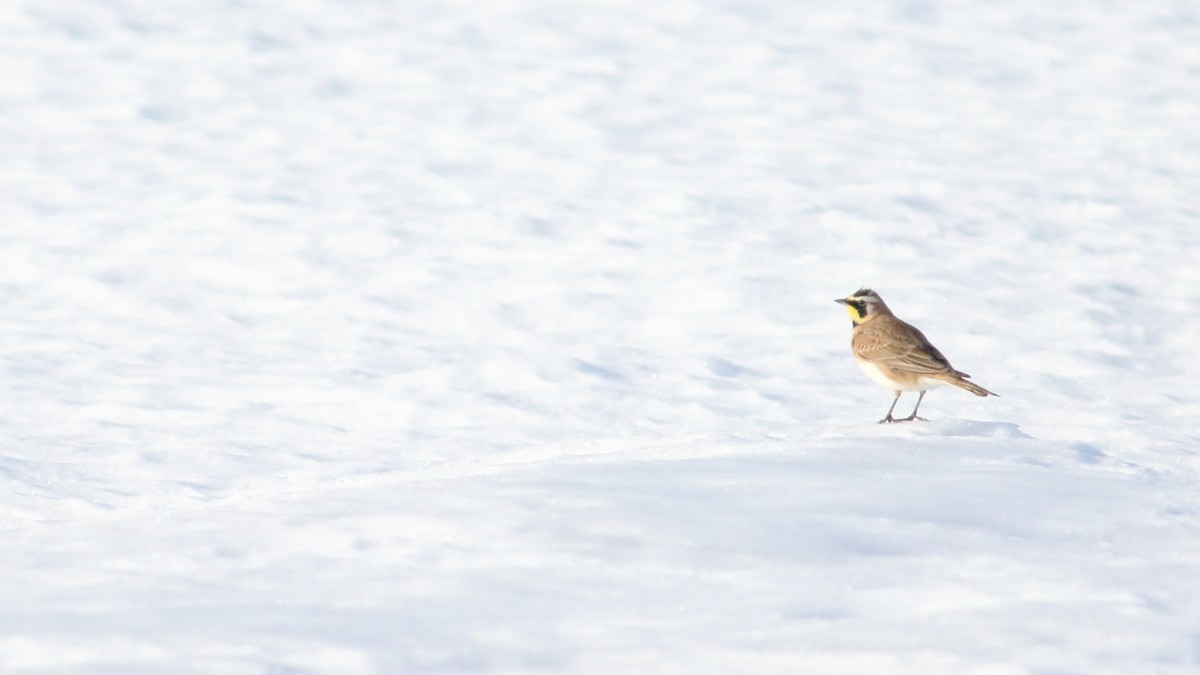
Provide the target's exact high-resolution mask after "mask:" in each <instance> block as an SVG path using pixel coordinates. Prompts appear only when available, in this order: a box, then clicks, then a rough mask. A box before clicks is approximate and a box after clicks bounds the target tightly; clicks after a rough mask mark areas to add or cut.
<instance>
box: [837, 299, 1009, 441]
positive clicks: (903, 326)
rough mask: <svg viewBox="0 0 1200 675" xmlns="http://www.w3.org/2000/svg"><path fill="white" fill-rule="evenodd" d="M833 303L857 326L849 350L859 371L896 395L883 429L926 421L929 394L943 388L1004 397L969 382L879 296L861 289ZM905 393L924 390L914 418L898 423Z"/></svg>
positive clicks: (881, 421) (914, 327)
mask: <svg viewBox="0 0 1200 675" xmlns="http://www.w3.org/2000/svg"><path fill="white" fill-rule="evenodd" d="M834 302H838V303H841V304H843V305H845V306H846V311H847V312H849V313H850V321H851V322H852V323H853V331H852V332H851V333H850V349H851V351H852V352H853V353H854V360H855V361H857V362H858V367H859V368H862V371H863V372H864V373H866V374H867V377H869V378H871V380H872V381H874V382H876V383H877V384H880V385H883V386H884V387H887V388H888V389H891V390H892V393H894V394H895V395H896V398H894V399H892V406H891V407H890V408H888V411H887V416H886V417H884V418H883V419H881V420H879V424H885V423H890V422H911V421H913V420H920V421H922V422H924V421H926V420H925V418H923V417H917V410H918V409H920V407H921V401H922V400H924V398H925V392H926V391H928V390H930V389H933V388H934V387H940V386H942V385H943V384H952V385H954V386H956V387H958V388H960V389H965V390H967V391H969V392H971V393H972V394H975V395H976V396H985V397H986V396H999V394H997V393H995V392H993V391H988V390H987V389H984V388H983V387H981V386H979V385H978V384H975V383H974V382H971V381H969V380H968V379H967V378H969V377H971V376H970V375H968V374H966V373H964V372H962V371H961V370H955V368H954V366H952V365H950V361H949V360H948V359H947V358H946V357H945V356H943V355H942V353H941V352H940V351H938V348H937V347H934V346H933V344H932V343H930V342H929V339H928V338H926V337H925V334H924V333H922V332H921V331H919V330H917V328H916V326H913V325H912V324H909V323H906V322H904V321H901V320H900V319H899V318H897V317H896V315H895V314H893V313H892V310H891V309H889V308H888V306H887V303H885V302H884V301H883V298H881V297H879V294H878V293H876V292H875V291H873V290H871V289H869V288H860V289H858V290H857V291H855V292H853V293H851V294H850V295H848V296H846V297H845V298H837V299H835V300H834ZM906 391H919V392H921V394H920V396H918V397H917V405H916V406H914V407H913V411H912V414H911V415H909V416H908V417H902V418H900V419H896V418H895V417H892V411H894V410H895V409H896V403H897V402H898V401H899V400H900V394H901V393H902V392H906Z"/></svg>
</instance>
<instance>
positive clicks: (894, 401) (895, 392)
mask: <svg viewBox="0 0 1200 675" xmlns="http://www.w3.org/2000/svg"><path fill="white" fill-rule="evenodd" d="M892 393H893V394H895V395H896V398H894V399H892V407H890V408H888V414H887V417H885V418H883V419H881V420H879V423H880V424H883V423H885V422H898V421H899V420H897V419H896V418H895V417H892V411H893V410H895V409H896V403H897V402H898V401H899V400H900V392H899V391H894V392H892Z"/></svg>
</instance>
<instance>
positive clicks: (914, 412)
mask: <svg viewBox="0 0 1200 675" xmlns="http://www.w3.org/2000/svg"><path fill="white" fill-rule="evenodd" d="M923 398H925V392H921V395H920V396H918V397H917V405H916V407H914V408H913V411H912V414H911V415H909V416H908V417H905V418H904V419H902V420H900V421H901V422H911V421H913V420H921V421H922V422H928V421H929V420H927V419H925V418H924V417H917V409H918V408H920V407H921V399H923Z"/></svg>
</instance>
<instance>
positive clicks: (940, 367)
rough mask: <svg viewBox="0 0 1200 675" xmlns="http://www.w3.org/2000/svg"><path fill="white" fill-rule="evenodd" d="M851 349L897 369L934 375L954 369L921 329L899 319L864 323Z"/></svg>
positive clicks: (871, 359)
mask: <svg viewBox="0 0 1200 675" xmlns="http://www.w3.org/2000/svg"><path fill="white" fill-rule="evenodd" d="M873 324H878V325H873ZM851 348H852V349H853V350H854V354H855V355H856V356H858V357H859V358H861V359H865V360H867V361H873V362H875V363H878V364H880V365H883V366H887V367H888V368H892V369H893V370H903V371H908V372H911V373H922V374H931V375H932V374H935V373H945V372H953V371H954V368H953V367H952V366H951V365H950V362H949V361H948V360H946V357H945V356H943V355H942V353H941V352H939V351H938V350H937V347H934V346H933V345H931V344H929V340H927V339H926V338H925V335H924V334H922V333H921V331H919V330H917V329H916V328H915V327H913V326H910V325H908V324H907V323H904V322H903V321H900V320H899V319H896V320H894V321H889V322H882V321H878V320H877V321H872V322H870V323H867V324H864V325H863V326H862V330H860V331H859V332H858V333H857V334H856V335H855V336H854V338H853V339H852V340H851Z"/></svg>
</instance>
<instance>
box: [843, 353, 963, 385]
mask: <svg viewBox="0 0 1200 675" xmlns="http://www.w3.org/2000/svg"><path fill="white" fill-rule="evenodd" d="M854 360H855V361H857V362H858V367H859V368H862V371H863V372H864V373H866V374H867V377H869V378H871V381H872V382H875V383H876V384H878V385H880V386H882V387H887V388H888V389H891V390H892V391H928V390H930V389H934V388H936V387H940V386H942V385H943V384H946V383H945V382H942V381H941V380H936V379H933V378H931V377H922V378H918V379H917V380H914V381H913V382H911V383H905V384H900V383H898V382H896V381H895V380H891V379H889V378H888V377H887V375H884V374H883V371H882V370H880V369H879V366H877V365H875V364H874V363H872V362H870V361H864V360H863V359H857V358H856V359H854Z"/></svg>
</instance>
